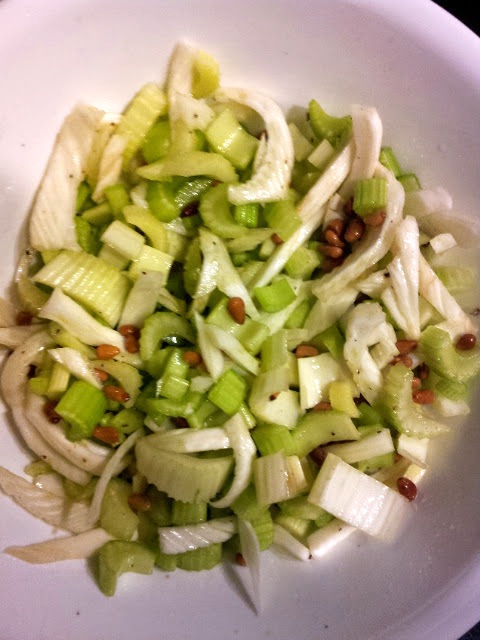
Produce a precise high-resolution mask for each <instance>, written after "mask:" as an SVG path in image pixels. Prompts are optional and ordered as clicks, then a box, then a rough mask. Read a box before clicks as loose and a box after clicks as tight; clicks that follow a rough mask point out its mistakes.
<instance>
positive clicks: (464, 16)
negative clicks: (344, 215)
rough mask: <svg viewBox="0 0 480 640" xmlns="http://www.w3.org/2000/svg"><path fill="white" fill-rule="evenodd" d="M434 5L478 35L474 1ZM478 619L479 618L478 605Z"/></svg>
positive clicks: (478, 632)
mask: <svg viewBox="0 0 480 640" xmlns="http://www.w3.org/2000/svg"><path fill="white" fill-rule="evenodd" d="M436 4H438V5H440V6H441V7H443V8H444V9H445V10H446V11H448V12H449V13H451V14H452V15H454V16H455V17H456V18H458V20H460V21H461V22H463V24H465V25H467V27H469V28H470V29H471V30H472V31H474V32H475V33H476V34H477V35H480V11H479V10H478V4H477V3H476V2H475V1H473V2H469V3H468V4H467V3H466V2H462V1H460V2H458V1H457V2H452V1H450V2H448V1H446V0H437V2H436ZM478 617H479V618H480V603H479V611H478ZM439 640H440V639H439ZM460 640H480V622H479V623H478V624H477V625H475V627H474V628H473V629H471V630H470V631H469V632H468V633H466V634H465V635H464V636H462V638H460Z"/></svg>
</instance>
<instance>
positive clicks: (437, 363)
mask: <svg viewBox="0 0 480 640" xmlns="http://www.w3.org/2000/svg"><path fill="white" fill-rule="evenodd" d="M420 345H421V347H422V350H423V352H424V354H425V362H426V363H427V364H428V366H429V367H430V368H431V369H432V370H433V371H435V373H438V375H440V376H442V377H444V378H447V379H448V380H452V381H453V382H459V383H463V384H464V383H466V382H468V381H469V380H471V379H472V378H473V377H474V376H476V375H478V373H479V372H480V349H479V348H478V347H475V348H474V349H471V350H470V351H459V350H458V349H456V348H455V346H454V345H453V343H452V339H451V338H450V335H449V334H448V333H447V332H446V331H443V330H442V329H440V328H439V327H433V326H430V327H427V328H426V329H425V330H424V331H423V333H422V335H421V337H420Z"/></svg>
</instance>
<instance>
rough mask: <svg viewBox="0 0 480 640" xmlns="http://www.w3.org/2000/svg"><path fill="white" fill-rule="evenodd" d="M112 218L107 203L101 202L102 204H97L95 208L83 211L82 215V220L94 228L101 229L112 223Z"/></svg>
mask: <svg viewBox="0 0 480 640" xmlns="http://www.w3.org/2000/svg"><path fill="white" fill-rule="evenodd" d="M112 218H113V214H112V210H111V208H110V205H109V203H108V202H102V204H97V206H95V207H91V208H90V209H85V211H84V212H83V213H82V219H83V220H86V221H87V222H89V223H90V224H91V225H93V226H95V227H101V226H103V225H105V224H109V222H111V221H112ZM77 233H78V228H77Z"/></svg>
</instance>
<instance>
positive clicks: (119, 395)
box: [103, 384, 130, 403]
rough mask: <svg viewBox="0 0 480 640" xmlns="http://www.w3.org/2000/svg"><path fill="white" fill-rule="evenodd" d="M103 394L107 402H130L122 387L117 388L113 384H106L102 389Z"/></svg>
mask: <svg viewBox="0 0 480 640" xmlns="http://www.w3.org/2000/svg"><path fill="white" fill-rule="evenodd" d="M103 393H104V394H105V396H106V397H107V398H108V399H109V400H114V401H115V402H122V403H124V402H128V401H129V400H130V396H129V395H128V393H127V392H126V391H125V389H123V388H122V387H117V386H115V385H113V384H106V385H105V386H104V387H103Z"/></svg>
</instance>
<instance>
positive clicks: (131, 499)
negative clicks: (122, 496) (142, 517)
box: [128, 493, 152, 511]
mask: <svg viewBox="0 0 480 640" xmlns="http://www.w3.org/2000/svg"><path fill="white" fill-rule="evenodd" d="M128 506H129V507H130V509H132V511H148V510H149V509H151V508H152V500H151V499H150V498H149V497H148V496H146V495H145V494H144V493H131V494H130V495H129V496H128Z"/></svg>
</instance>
